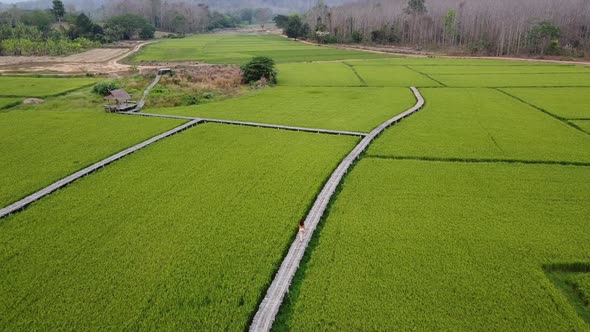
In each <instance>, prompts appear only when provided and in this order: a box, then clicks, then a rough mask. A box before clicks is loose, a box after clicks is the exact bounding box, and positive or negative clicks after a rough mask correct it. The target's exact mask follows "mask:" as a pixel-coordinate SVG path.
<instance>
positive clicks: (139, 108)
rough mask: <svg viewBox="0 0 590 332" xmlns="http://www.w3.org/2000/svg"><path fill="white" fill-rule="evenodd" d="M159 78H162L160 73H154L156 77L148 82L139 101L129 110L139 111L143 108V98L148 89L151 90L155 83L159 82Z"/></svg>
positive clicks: (145, 96)
mask: <svg viewBox="0 0 590 332" xmlns="http://www.w3.org/2000/svg"><path fill="white" fill-rule="evenodd" d="M161 78H162V75H160V74H158V75H156V78H155V79H154V81H153V82H152V84H150V85H149V86H148V87H147V89H145V91H144V92H143V96H142V97H141V100H140V101H139V103H137V106H136V107H135V108H134V109H132V110H131V112H139V111H141V110H142V109H143V106H144V105H145V98H147V95H148V94H149V93H150V91H152V89H153V88H154V87H155V86H156V84H158V83H160V79H161Z"/></svg>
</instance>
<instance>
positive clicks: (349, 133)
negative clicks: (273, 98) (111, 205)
mask: <svg viewBox="0 0 590 332" xmlns="http://www.w3.org/2000/svg"><path fill="white" fill-rule="evenodd" d="M119 114H125V115H139V116H152V117H158V118H171V119H182V120H201V121H203V122H205V123H220V124H227V125H235V126H247V127H258V128H270V129H282V130H290V131H302V132H310V133H318V134H329V135H345V136H360V137H365V136H367V135H369V134H367V133H361V132H356V131H346V130H332V129H320V128H307V127H295V126H283V125H274V124H268V123H258V122H247V121H233V120H222V119H211V118H194V117H190V116H183V115H168V114H154V113H143V112H133V111H129V112H119Z"/></svg>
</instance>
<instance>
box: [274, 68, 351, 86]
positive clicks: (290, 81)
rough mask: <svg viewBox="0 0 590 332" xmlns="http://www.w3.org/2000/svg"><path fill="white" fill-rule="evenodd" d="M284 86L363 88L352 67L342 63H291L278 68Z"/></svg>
mask: <svg viewBox="0 0 590 332" xmlns="http://www.w3.org/2000/svg"><path fill="white" fill-rule="evenodd" d="M278 71H279V74H278V84H279V85H282V86H343V87H346V86H361V84H362V82H361V81H360V80H359V79H358V77H357V76H356V75H355V74H354V71H353V70H352V68H351V67H349V66H347V65H345V64H343V63H341V62H333V63H332V62H328V63H289V64H282V65H279V66H278Z"/></svg>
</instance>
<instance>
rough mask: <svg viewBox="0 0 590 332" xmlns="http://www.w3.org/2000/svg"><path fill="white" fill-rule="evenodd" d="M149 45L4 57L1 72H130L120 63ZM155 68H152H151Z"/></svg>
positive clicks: (128, 44) (133, 43) (139, 44)
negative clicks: (61, 54) (58, 55)
mask: <svg viewBox="0 0 590 332" xmlns="http://www.w3.org/2000/svg"><path fill="white" fill-rule="evenodd" d="M150 43H152V42H151V41H149V42H130V43H126V44H122V45H120V47H115V48H97V49H93V50H89V51H86V52H82V53H78V54H72V55H69V56H66V57H57V56H1V57H0V73H27V72H32V73H56V74H83V73H91V74H110V73H117V72H122V71H127V70H129V68H130V67H131V66H130V65H126V64H121V63H119V61H121V60H122V59H124V58H126V57H128V56H129V55H131V54H133V53H135V52H137V51H139V49H140V48H141V47H143V46H145V45H147V44H150ZM150 68H151V67H150Z"/></svg>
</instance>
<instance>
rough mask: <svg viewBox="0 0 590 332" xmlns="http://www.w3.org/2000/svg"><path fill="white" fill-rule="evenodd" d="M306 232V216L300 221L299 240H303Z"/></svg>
mask: <svg viewBox="0 0 590 332" xmlns="http://www.w3.org/2000/svg"><path fill="white" fill-rule="evenodd" d="M304 233H305V218H303V219H301V220H300V221H299V241H303V235H304Z"/></svg>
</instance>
